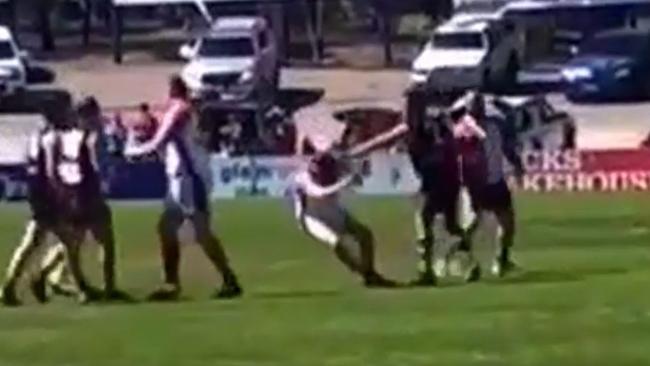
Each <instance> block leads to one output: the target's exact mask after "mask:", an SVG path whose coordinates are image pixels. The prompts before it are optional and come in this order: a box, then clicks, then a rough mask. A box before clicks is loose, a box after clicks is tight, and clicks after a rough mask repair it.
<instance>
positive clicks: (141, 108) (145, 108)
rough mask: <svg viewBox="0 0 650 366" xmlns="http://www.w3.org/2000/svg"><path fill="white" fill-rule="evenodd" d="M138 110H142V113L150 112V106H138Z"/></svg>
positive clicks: (144, 104)
mask: <svg viewBox="0 0 650 366" xmlns="http://www.w3.org/2000/svg"><path fill="white" fill-rule="evenodd" d="M138 109H140V112H149V109H150V108H149V104H148V103H141V104H140V106H138Z"/></svg>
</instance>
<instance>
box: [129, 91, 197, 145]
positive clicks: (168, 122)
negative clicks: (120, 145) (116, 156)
mask: <svg viewBox="0 0 650 366" xmlns="http://www.w3.org/2000/svg"><path fill="white" fill-rule="evenodd" d="M181 113H185V106H184V105H183V104H180V103H179V104H176V105H174V106H173V107H172V108H171V109H170V110H169V111H167V113H166V114H165V116H164V117H163V120H162V123H161V124H160V126H159V127H158V129H157V130H156V134H155V135H154V136H153V137H152V138H151V140H149V141H147V142H145V143H143V144H140V145H132V146H127V147H126V148H125V149H124V155H126V156H127V157H135V156H142V155H149V154H151V153H153V152H155V151H156V150H158V148H160V147H161V146H162V144H163V143H164V142H165V141H167V139H168V138H169V135H170V133H171V131H172V128H173V127H174V124H175V123H176V121H178V120H179V118H178V117H179V116H180V114H181Z"/></svg>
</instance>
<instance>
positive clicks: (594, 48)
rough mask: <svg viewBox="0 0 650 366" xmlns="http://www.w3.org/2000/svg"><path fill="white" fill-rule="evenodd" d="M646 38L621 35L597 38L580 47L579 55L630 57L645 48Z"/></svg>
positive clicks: (634, 35)
mask: <svg viewBox="0 0 650 366" xmlns="http://www.w3.org/2000/svg"><path fill="white" fill-rule="evenodd" d="M647 39H648V38H647V36H644V35H640V34H639V35H636V34H621V35H615V36H607V37H597V38H594V39H592V40H590V41H587V42H586V43H585V44H584V45H583V46H582V47H580V54H583V55H585V54H590V55H606V56H631V55H635V54H637V53H639V52H641V51H643V49H644V48H645V45H646V43H647Z"/></svg>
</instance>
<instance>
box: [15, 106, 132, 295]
mask: <svg viewBox="0 0 650 366" xmlns="http://www.w3.org/2000/svg"><path fill="white" fill-rule="evenodd" d="M48 122H49V126H48V127H47V128H45V129H44V130H42V131H39V132H38V133H37V134H36V135H35V136H34V137H33V138H32V140H31V142H30V146H29V152H28V156H29V166H28V174H29V203H30V208H31V211H32V219H31V220H30V221H29V222H28V224H27V228H26V232H25V235H24V237H23V240H22V242H21V244H20V245H19V247H18V248H16V250H15V251H14V254H13V256H12V259H11V262H10V264H9V268H8V269H7V276H6V279H5V283H4V284H3V286H2V301H3V303H4V304H5V305H18V304H19V300H18V298H17V296H16V292H15V288H16V283H17V280H18V279H19V278H20V276H21V275H22V272H23V271H24V267H25V264H26V263H27V261H28V260H29V259H30V257H31V256H32V255H33V254H34V252H35V250H36V249H37V248H38V247H40V246H41V245H42V244H43V242H44V239H45V236H46V234H47V233H48V232H53V233H54V234H55V235H56V236H57V237H58V239H60V241H61V243H62V246H60V247H58V248H57V249H55V252H56V253H61V254H60V255H59V254H57V257H58V258H62V260H63V261H64V262H65V265H66V266H68V267H67V268H69V271H70V278H71V280H72V285H73V286H72V288H73V291H74V292H75V295H76V296H77V299H78V300H79V301H80V302H87V301H91V300H94V299H97V298H98V297H99V296H100V295H101V294H100V293H99V292H98V291H96V290H94V289H93V288H92V287H91V286H90V285H89V284H88V283H87V281H86V280H85V277H84V275H83V273H82V270H81V263H80V246H81V244H82V242H83V239H84V237H85V234H86V232H87V231H88V230H91V231H93V232H94V233H95V234H96V236H97V237H98V239H99V241H100V243H101V244H102V247H103V249H104V251H103V252H104V263H103V268H104V291H105V293H104V295H106V296H107V297H113V296H115V295H116V294H118V293H119V292H118V291H117V290H116V288H115V275H114V242H113V240H112V226H111V225H110V210H109V209H108V206H107V205H106V202H105V201H104V198H103V196H102V194H101V188H100V183H99V174H98V168H97V159H96V157H95V149H94V148H95V144H94V141H93V136H92V134H91V133H89V131H87V130H83V129H79V128H76V127H75V118H74V117H73V116H72V113H71V111H70V109H69V108H60V106H58V107H57V108H51V109H50V110H49V111H48ZM57 265H58V261H57ZM48 269H49V268H45V272H44V273H47V271H48ZM36 295H37V297H39V300H41V301H43V297H42V296H41V295H42V293H40V294H39V293H36ZM120 297H121V296H120Z"/></svg>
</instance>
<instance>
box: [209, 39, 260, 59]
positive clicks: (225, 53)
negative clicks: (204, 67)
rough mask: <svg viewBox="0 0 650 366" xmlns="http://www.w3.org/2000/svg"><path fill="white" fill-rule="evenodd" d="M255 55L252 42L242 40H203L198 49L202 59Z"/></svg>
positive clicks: (250, 40)
mask: <svg viewBox="0 0 650 366" xmlns="http://www.w3.org/2000/svg"><path fill="white" fill-rule="evenodd" d="M253 54H255V49H254V47H253V40H252V39H251V38H248V37H242V38H204V39H203V41H202V42H201V46H200V47H199V56H202V57H245V56H251V55H253Z"/></svg>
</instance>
